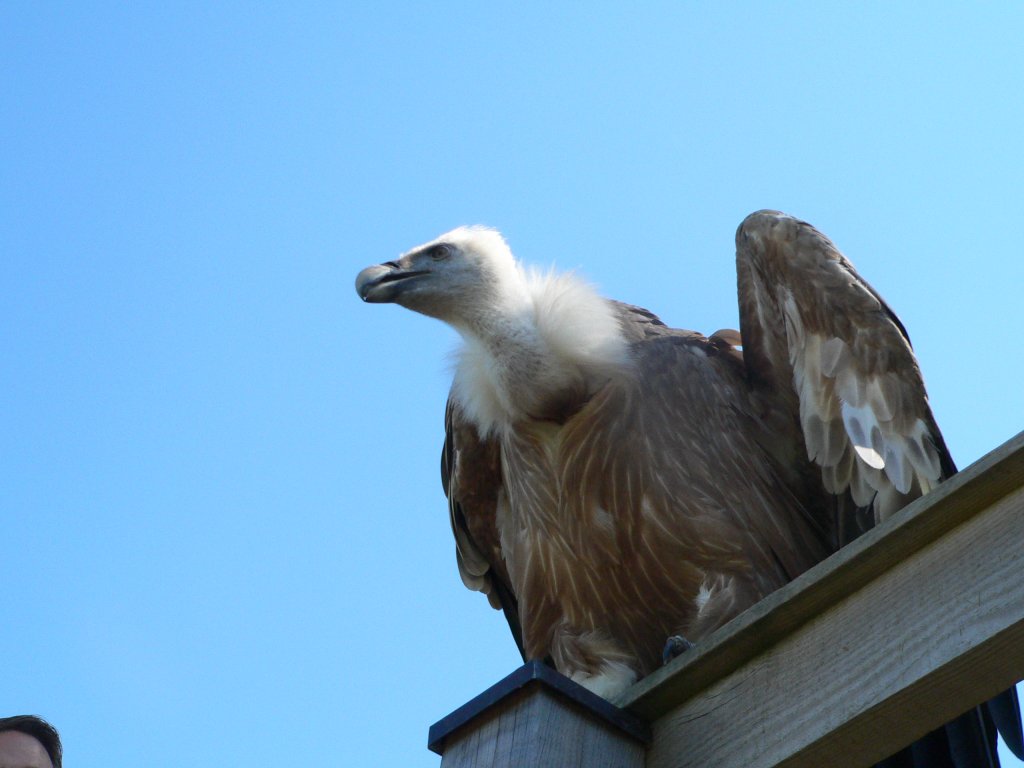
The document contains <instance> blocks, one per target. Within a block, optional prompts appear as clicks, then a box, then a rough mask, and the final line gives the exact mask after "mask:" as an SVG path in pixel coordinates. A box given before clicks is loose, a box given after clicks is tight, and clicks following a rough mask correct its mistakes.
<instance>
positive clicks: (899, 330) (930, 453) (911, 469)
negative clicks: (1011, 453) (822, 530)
mask: <svg viewBox="0 0 1024 768" xmlns="http://www.w3.org/2000/svg"><path fill="white" fill-rule="evenodd" d="M736 268H737V277H738V284H739V304H740V327H741V333H742V336H743V356H744V359H745V360H746V363H747V369H748V372H749V375H750V376H751V378H752V380H753V383H754V384H755V386H758V385H759V386H760V387H761V388H762V389H763V390H764V391H772V392H773V393H774V394H775V396H776V398H777V400H778V403H779V404H780V405H781V406H782V408H783V411H784V412H785V413H787V414H790V415H791V416H792V417H794V418H796V419H797V420H798V422H799V439H800V440H802V442H803V447H804V449H805V453H806V458H807V459H808V460H810V461H811V462H813V463H814V465H815V466H816V467H817V468H818V469H819V470H820V477H821V482H822V483H823V485H824V487H825V490H827V491H828V492H829V493H831V494H835V495H836V496H837V497H840V498H845V499H847V500H852V503H853V504H852V506H856V507H857V508H860V509H862V510H864V509H867V510H870V511H871V513H872V515H871V516H872V517H873V520H870V521H865V522H866V523H867V524H868V526H870V525H871V524H873V523H874V522H877V521H879V520H882V519H885V518H886V517H888V516H889V515H891V514H893V513H894V512H896V511H898V510H899V509H901V508H902V507H904V506H905V505H906V504H907V503H909V502H910V501H912V500H913V499H915V498H917V497H918V496H920V495H922V494H924V493H927V492H928V491H929V490H931V489H932V488H933V487H934V486H935V485H936V484H937V483H938V482H939V481H941V480H943V479H945V478H947V477H949V476H950V475H951V474H953V473H954V472H955V471H956V468H955V466H954V464H953V461H952V459H951V457H950V455H949V452H948V451H947V449H946V446H945V443H944V442H943V439H942V435H941V433H940V432H939V430H938V427H937V426H936V425H935V419H934V418H933V417H932V413H931V408H930V407H929V405H928V396H927V394H926V393H925V388H924V382H923V381H922V378H921V371H920V369H919V368H918V364H917V359H916V358H915V357H914V353H913V350H912V349H911V346H910V340H909V338H908V337H907V333H906V330H905V329H904V328H903V325H902V324H901V323H900V321H899V319H898V318H897V317H896V315H895V314H894V313H893V312H892V310H891V309H889V307H888V306H887V305H886V303H885V302H884V301H883V300H882V298H881V297H880V296H879V295H878V293H877V292H876V291H875V290H874V289H873V288H872V287H871V286H870V285H868V283H867V282H866V281H865V280H864V279H863V278H862V277H861V276H860V275H859V274H857V271H856V270H855V269H854V268H853V265H852V264H850V262H849V261H847V259H846V258H845V257H844V256H843V255H842V254H841V253H840V252H839V250H838V249H837V248H836V247H835V245H833V244H832V242H831V241H830V240H829V239H828V238H827V237H825V236H824V235H823V234H821V233H820V232H818V230H816V229H815V228H814V227H812V226H811V225H809V224H807V223H805V222H802V221H799V220H797V219H794V218H792V217H790V216H787V215H785V214H782V213H778V212H776V211H758V212H757V213H754V214H751V215H750V216H748V217H747V218H746V219H745V220H744V221H743V223H742V224H741V225H740V227H739V230H738V231H737V233H736ZM844 538H845V537H844ZM839 543H843V542H842V541H840V542H839Z"/></svg>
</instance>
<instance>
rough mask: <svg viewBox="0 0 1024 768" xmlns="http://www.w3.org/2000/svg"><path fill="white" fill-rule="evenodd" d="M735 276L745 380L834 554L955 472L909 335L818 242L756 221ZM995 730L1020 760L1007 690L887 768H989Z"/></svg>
mask: <svg viewBox="0 0 1024 768" xmlns="http://www.w3.org/2000/svg"><path fill="white" fill-rule="evenodd" d="M736 269H737V276H738V283H739V304H740V328H741V334H742V338H743V357H744V360H745V362H746V366H747V371H748V376H749V377H750V379H751V383H752V384H753V385H754V387H755V388H757V389H759V390H760V391H761V392H763V393H765V394H766V396H769V397H770V398H771V399H772V402H773V403H774V405H775V410H776V418H780V419H781V421H782V422H783V423H782V424H781V427H780V429H779V430H778V432H777V434H778V435H780V436H781V438H780V439H781V440H782V441H783V442H785V441H787V440H788V441H789V443H790V445H779V446H776V447H775V451H774V452H775V453H776V454H778V453H785V452H786V451H788V450H791V449H800V448H802V449H803V452H804V453H805V455H806V459H807V460H808V461H809V462H811V463H812V465H813V466H814V467H816V468H817V470H818V471H819V472H820V480H821V484H822V485H823V486H824V489H825V490H826V491H828V492H829V493H831V494H833V495H834V500H835V503H836V509H837V516H838V519H837V520H835V521H832V523H833V524H834V525H837V530H836V531H835V536H836V538H837V542H836V543H837V544H838V545H842V544H845V543H847V541H849V540H850V539H852V538H853V537H855V536H856V535H858V534H859V533H861V532H862V530H863V529H865V528H870V527H871V526H872V525H873V524H874V523H875V522H877V521H879V520H882V519H885V518H886V517H888V516H889V515H891V514H893V513H895V512H897V511H898V510H899V509H901V508H902V507H903V506H905V505H906V504H908V503H909V502H911V501H913V500H914V499H915V498H917V497H918V496H921V495H922V494H924V493H927V492H928V491H929V490H930V489H932V488H933V487H934V486H935V485H936V484H937V483H939V482H940V481H942V480H944V479H946V478H948V477H949V476H950V475H952V474H954V473H955V472H956V466H955V465H954V464H953V460H952V458H951V457H950V455H949V451H948V450H947V449H946V445H945V442H944V441H943V439H942V434H941V433H940V432H939V429H938V427H937V426H936V424H935V419H934V418H933V416H932V412H931V408H930V407H929V405H928V396H927V394H926V393H925V388H924V382H923V380H922V378H921V371H920V369H919V368H918V364H917V359H916V358H915V357H914V353H913V350H912V349H911V346H910V339H909V337H908V336H907V332H906V330H905V329H904V327H903V325H902V324H901V323H900V321H899V319H898V318H897V317H896V315H895V314H894V313H893V311H892V310H891V309H889V307H888V306H887V305H886V303H885V302H884V301H883V300H882V298H881V297H880V296H879V295H878V293H877V292H876V291H875V290H874V289H873V288H872V287H871V286H870V285H869V284H868V283H867V281H865V280H864V279H863V278H862V277H861V276H860V275H859V274H857V271H856V270H855V269H854V268H853V265H852V264H850V262H849V261H847V259H846V258H845V257H844V256H843V255H842V254H841V253H840V252H839V251H838V249H837V248H836V247H835V245H833V244H832V242H831V241H830V240H829V239H828V238H827V237H825V236H824V235H823V234H821V233H820V232H818V231H817V230H816V229H815V228H814V227H812V226H811V225H809V224H807V223H805V222H803V221H799V220H797V219H794V218H792V217H790V216H787V215H785V214H782V213H779V212H777V211H758V212H757V213H753V214H751V215H750V216H748V217H747V218H746V219H745V220H744V221H743V223H742V224H740V227H739V229H738V230H737V232H736ZM786 420H788V421H789V422H790V425H789V427H790V428H789V429H787V428H786V424H785V423H784V422H785V421H786ZM794 458H795V457H794ZM805 466H806V465H805ZM812 506H813V505H812ZM864 512H866V513H867V514H866V515H862V514H861V513H864ZM996 729H998V730H999V732H1000V733H1001V734H1002V735H1003V737H1004V739H1005V740H1006V742H1007V744H1008V745H1010V747H1011V749H1012V750H1013V751H1014V752H1015V753H1016V754H1017V755H1018V756H1020V755H1021V754H1022V753H1024V736H1022V733H1021V720H1020V707H1019V704H1018V701H1017V696H1016V691H1015V690H1014V689H1013V688H1011V689H1009V690H1008V691H1005V692H1003V693H1002V694H1000V695H999V696H996V697H995V698H993V699H991V700H990V701H988V702H987V703H986V704H985V705H984V706H979V707H977V708H976V709H974V710H971V711H970V712H967V713H965V714H964V715H962V716H961V717H959V718H957V719H956V720H954V721H953V722H951V723H949V724H947V725H946V726H945V728H944V729H943V728H940V729H938V730H936V731H933V732H932V733H930V734H928V735H927V736H926V737H925V738H924V739H922V740H921V741H919V742H918V743H917V744H915V745H914V747H913V748H908V749H907V750H904V751H903V752H902V753H899V754H897V755H894V756H893V757H892V758H890V759H889V760H888V761H886V765H897V766H912V765H918V764H919V763H918V759H917V758H918V756H920V755H923V754H931V753H935V754H939V755H943V756H945V755H954V756H955V758H954V759H953V760H952V763H951V764H955V765H957V766H958V767H965V766H976V765H998V760H997V759H996V758H995V731H996ZM948 762H949V759H948V758H945V757H943V764H947V763H948ZM928 764H929V765H931V764H932V763H930V762H929V763H928Z"/></svg>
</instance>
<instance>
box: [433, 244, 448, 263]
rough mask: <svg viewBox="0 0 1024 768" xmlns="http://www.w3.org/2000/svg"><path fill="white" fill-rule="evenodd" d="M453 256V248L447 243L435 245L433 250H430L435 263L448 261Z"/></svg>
mask: <svg viewBox="0 0 1024 768" xmlns="http://www.w3.org/2000/svg"><path fill="white" fill-rule="evenodd" d="M451 255H452V248H451V246H450V245H448V244H447V243H441V244H440V245H435V246H434V247H433V248H431V249H430V258H432V259H433V260H434V261H441V260H442V259H447V258H448V257H449V256H451Z"/></svg>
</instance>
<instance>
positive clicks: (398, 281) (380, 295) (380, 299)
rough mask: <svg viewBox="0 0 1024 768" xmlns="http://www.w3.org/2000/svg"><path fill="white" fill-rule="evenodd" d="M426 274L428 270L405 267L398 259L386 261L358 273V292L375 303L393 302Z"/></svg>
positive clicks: (366, 299)
mask: <svg viewBox="0 0 1024 768" xmlns="http://www.w3.org/2000/svg"><path fill="white" fill-rule="evenodd" d="M426 274H429V271H428V270H425V269H405V268H403V267H402V266H401V265H400V264H399V263H398V262H396V261H386V262H384V263H383V264H375V265H374V266H372V267H367V268H366V269H364V270H363V271H362V272H360V273H359V274H358V275H356V293H358V294H359V298H361V299H362V300H363V301H367V302H370V303H373V304H383V303H387V302H392V301H395V299H396V298H397V297H398V295H399V294H400V293H402V291H403V290H404V289H405V288H406V287H407V286H408V284H409V283H410V282H411V281H415V279H416V278H418V277H420V276H422V275H426Z"/></svg>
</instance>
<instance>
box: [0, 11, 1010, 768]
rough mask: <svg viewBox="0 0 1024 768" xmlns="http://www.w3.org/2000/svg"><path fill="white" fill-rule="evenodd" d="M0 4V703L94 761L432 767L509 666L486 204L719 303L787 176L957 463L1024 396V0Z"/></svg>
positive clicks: (788, 196) (789, 207)
mask: <svg viewBox="0 0 1024 768" xmlns="http://www.w3.org/2000/svg"><path fill="white" fill-rule="evenodd" d="M369 5H370V4H355V3H350V4H304V3H298V4H296V3H288V4H279V5H265V4H260V5H256V4H230V3H218V4H215V7H211V4H208V3H166V4H159V3H135V4H120V3H118V4H115V3H101V4H95V3H68V4H61V3H50V4H43V3H34V2H28V3H21V2H6V3H3V4H2V5H0V285H2V291H3V299H2V300H0V397H2V401H0V402H2V406H0V508H2V518H0V521H2V527H0V531H2V536H0V583H3V585H4V588H3V590H2V597H0V660H2V661H0V664H2V672H0V710H2V712H0V714H9V713H14V712H38V713H40V714H43V715H44V716H46V717H48V718H50V719H52V720H53V722H54V723H55V724H57V726H58V727H59V728H60V729H61V731H62V733H63V735H64V738H65V741H66V744H67V754H68V762H69V765H74V766H76V768H97V767H99V766H116V765H146V766H154V767H159V766H182V765H244V766H253V767H257V766H278V765H312V764H317V765H338V766H341V765H382V766H391V765H394V766H399V765H400V766H436V765H437V762H438V760H437V758H436V756H434V755H433V754H431V753H429V752H427V751H426V747H425V742H426V734H427V728H428V726H429V725H430V724H431V723H432V722H434V721H435V720H437V719H439V718H440V717H442V716H444V715H445V714H447V713H448V712H449V711H450V710H452V709H454V708H455V707H457V706H458V705H460V704H462V703H463V702H464V701H466V700H467V699H468V698H470V697H471V696H473V695H475V694H476V693H478V692H479V691H481V690H482V689H483V688H485V687H487V686H488V685H490V684H491V683H492V682H494V681H496V680H497V679H499V678H500V677H502V676H503V675H505V674H506V673H508V672H509V671H511V670H512V669H513V668H514V667H515V666H516V665H517V664H518V658H517V655H516V651H515V646H514V644H513V642H512V640H511V638H510V637H509V635H508V632H507V629H506V628H505V626H504V623H503V621H502V619H501V617H500V615H499V614H498V613H496V612H494V611H492V610H491V609H490V608H488V607H487V604H486V601H485V600H484V599H483V598H482V597H480V596H479V595H477V594H474V593H470V592H469V591H467V590H466V589H464V588H463V587H462V585H461V582H460V581H459V578H458V575H457V573H456V569H455V563H454V555H453V544H452V540H451V533H450V531H449V527H448V521H447V512H446V508H445V504H444V499H443V497H442V494H441V488H440V482H439V474H438V464H439V453H440V447H441V440H442V431H443V428H442V417H443V407H444V400H445V396H446V392H447V386H448V381H449V358H448V355H449V353H450V350H451V349H452V348H453V347H454V345H455V341H456V340H455V336H454V334H453V333H452V332H450V331H448V330H447V329H445V328H444V327H442V326H441V325H440V324H438V323H436V322H433V321H430V320H428V319H425V318H422V317H419V316H415V315H413V314H411V313H408V312H405V311H403V310H400V309H398V308H396V307H391V306H384V307H380V306H365V305H363V304H361V303H360V302H359V301H358V299H357V297H356V295H355V293H354V291H353V287H352V284H353V278H354V277H355V274H356V272H357V271H358V270H359V269H360V268H362V267H364V266H366V265H369V264H372V263H377V262H380V261H384V260H386V259H391V258H394V257H395V256H396V255H397V254H398V253H400V252H401V251H403V250H405V249H407V248H408V247H410V246H412V245H415V244H417V243H419V242H422V241H424V240H427V239H430V238H432V237H434V236H435V235H437V234H439V233H440V232H443V231H445V230H447V229H450V228H452V227H454V226H456V225H459V224H464V223H485V224H490V225H492V226H496V227H498V228H500V229H502V230H503V232H504V233H505V234H506V236H507V237H508V239H509V241H510V243H511V245H512V247H513V249H514V250H515V251H516V252H517V253H518V255H519V256H520V257H521V258H522V259H523V260H524V261H527V262H530V263H534V264H539V265H550V264H556V265H557V266H559V267H563V268H572V269H579V270H580V271H581V272H582V273H583V274H584V275H586V276H587V277H588V278H589V279H591V280H592V281H593V282H594V283H596V284H597V285H598V286H599V287H600V288H601V290H602V291H604V292H605V293H607V294H608V295H612V296H615V297H616V298H619V299H623V300H626V301H630V302H633V303H636V304H641V305H644V306H647V307H649V308H650V309H652V310H654V311H656V312H659V313H660V314H661V315H662V317H663V318H664V319H665V320H666V321H668V322H669V323H671V324H673V325H677V326H682V327H687V328H694V329H697V330H703V331H706V332H710V331H713V330H715V329H717V328H720V327H723V326H734V325H735V324H736V322H737V320H736V317H737V310H736V302H735V287H734V286H735V283H734V280H735V277H734V269H733V251H732V243H733V233H734V231H735V228H736V225H737V224H738V223H739V221H740V220H741V219H742V218H743V216H744V215H745V214H747V213H749V212H750V211H753V210H756V209H758V208H764V207H772V208H780V209H783V210H785V211H787V212H790V213H792V214H794V215H797V216H800V217H802V218H805V219H807V220H809V221H811V222H812V223H814V224H815V225H817V226H818V227H819V228H821V229H822V230H824V231H825V232H826V233H827V234H829V235H830V236H831V237H832V238H833V239H834V240H835V241H836V242H837V243H838V244H839V245H840V247H841V248H842V249H843V250H844V251H845V252H846V253H847V255H848V256H849V257H850V258H851V259H852V260H853V261H854V262H855V263H856V264H857V266H858V267H859V268H860V270H861V271H862V273H863V274H864V275H865V276H866V277H867V278H868V279H869V280H870V281H871V282H872V283H873V284H874V285H875V287H876V288H877V289H878V290H879V291H880V292H881V293H882V294H883V295H884V296H885V297H886V298H887V299H888V300H889V301H890V303H891V304H892V305H893V307H894V308H895V309H896V311H897V312H898V313H899V314H900V315H901V317H902V318H903V320H904V321H905V324H906V326H907V327H908V329H909V331H910V335H911V338H912V339H913V341H914V343H915V346H916V348H917V350H918V353H919V356H920V359H921V363H922V367H923V369H924V373H925V377H926V381H927V383H928V385H929V388H930V393H931V396H932V401H933V406H934V410H935V413H936V416H937V418H938V420H939V423H940V424H941V425H942V427H943V428H944V431H945V435H946V438H947V442H948V443H949V446H950V448H951V450H952V451H953V454H954V456H955V457H956V459H957V461H958V462H959V463H960V464H961V466H966V465H967V464H969V463H970V462H972V461H974V460H975V459H977V458H979V457H980V456H982V455H983V454H985V453H986V452H988V451H989V450H991V449H993V448H995V447H996V446H998V445H1000V444H1001V443H1003V442H1004V441H1005V440H1007V439H1009V438H1011V437H1012V436H1013V435H1015V434H1016V433H1017V432H1018V431H1020V430H1021V429H1022V428H1024V398H1022V396H1021V383H1020V382H1021V380H1022V379H1024V364H1022V363H1021V360H1020V355H1019V354H1018V347H1019V346H1020V339H1019V336H1020V331H1021V330H1022V326H1021V320H1020V318H1021V307H1020V292H1021V286H1022V285H1024V259H1022V257H1021V245H1020V237H1019V231H1020V229H1021V223H1022V214H1021V211H1022V208H1021V205H1022V201H1024V194H1022V193H1024V188H1022V187H1024V141H1022V137H1024V99H1022V98H1021V94H1022V93H1024V82H1022V81H1024V53H1022V47H1021V43H1020V41H1021V39H1022V37H1024V6H1021V5H1020V4H1019V3H1016V2H1012V3H1011V2H1006V3H986V4H984V5H978V4H962V5H961V6H960V9H959V10H957V9H954V8H952V4H948V6H947V5H943V4H939V5H938V6H937V5H936V4H934V3H904V4H898V5H894V4H891V3H874V4H856V5H850V4H828V5H830V6H831V8H829V9H824V8H823V7H822V6H823V5H825V4H821V3H787V4H785V6H784V8H783V9H781V10H780V7H779V6H777V5H774V6H773V7H771V8H768V7H767V6H766V5H761V4H745V3H730V4H726V3H716V4H711V3H707V4H701V5H698V4H689V5H685V6H684V5H683V4H680V3H655V4H646V5H643V6H642V7H641V8H636V9H630V10H625V9H624V6H623V4H622V3H620V2H615V3H610V2H609V3H591V4H586V5H584V4H569V5H568V6H564V7H561V8H555V9H552V8H550V7H549V4H547V3H536V4H535V3H526V4H523V3H516V4H499V3H493V4H487V6H486V7H483V4H468V3H467V4H454V3H440V4H438V3H431V4H426V3H424V4H422V5H421V6H420V8H419V9H410V7H411V4H405V3H378V4H375V5H374V8H373V9H372V10H369V9H368V6H369Z"/></svg>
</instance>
